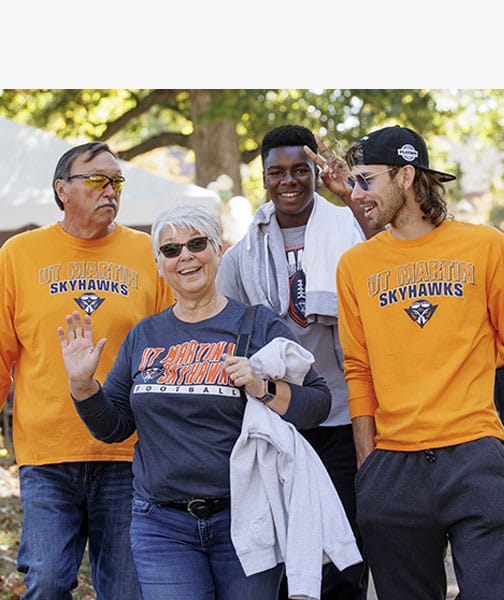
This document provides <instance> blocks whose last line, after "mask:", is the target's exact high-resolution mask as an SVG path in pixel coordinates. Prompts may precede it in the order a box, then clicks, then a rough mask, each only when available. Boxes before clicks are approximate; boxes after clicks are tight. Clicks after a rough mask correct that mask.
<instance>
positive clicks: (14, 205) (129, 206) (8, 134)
mask: <svg viewBox="0 0 504 600" xmlns="http://www.w3.org/2000/svg"><path fill="white" fill-rule="evenodd" d="M70 147H71V144H69V143H68V142H66V141H65V140H63V139H61V138H58V137H56V136H54V135H52V134H50V133H48V132H45V131H42V130H40V129H35V128H33V127H29V126H27V125H21V124H19V123H17V122H16V121H13V120H11V119H6V118H4V117H0V230H2V231H10V230H16V229H21V228H23V227H25V226H26V225H37V226H43V225H49V224H50V223H54V222H55V221H58V220H60V219H61V217H62V212H61V210H60V209H59V208H58V206H57V205H56V201H55V199H54V195H53V191H52V176H53V173H54V169H55V167H56V163H57V162H58V160H59V158H60V156H61V155H62V154H63V153H64V152H66V151H67V150H68V149H69V148H70ZM120 163H121V169H122V171H123V175H124V176H125V177H126V185H125V187H124V190H123V192H122V194H121V205H120V208H119V213H118V217H117V221H118V222H119V223H122V224H123V225H129V226H132V227H145V226H150V225H151V224H152V222H153V220H154V219H155V217H156V216H157V215H158V214H159V213H160V212H161V211H163V210H164V209H166V208H169V207H171V206H173V205H175V204H182V203H184V204H186V203H189V204H200V205H204V206H206V207H207V208H208V210H209V211H210V212H212V214H214V215H215V216H218V215H219V211H220V198H219V196H218V194H216V193H215V192H212V191H210V190H207V189H205V188H202V187H199V186H196V185H189V184H182V183H178V182H176V181H173V180H171V179H167V178H165V177H161V176H158V175H154V174H152V173H150V172H149V171H146V170H144V169H140V168H138V167H135V166H133V165H132V164H130V163H128V162H126V161H120Z"/></svg>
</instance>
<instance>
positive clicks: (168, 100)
mask: <svg viewBox="0 0 504 600" xmlns="http://www.w3.org/2000/svg"><path fill="white" fill-rule="evenodd" d="M499 92H500V90H455V91H449V90H424V89H417V90H408V89H389V90H381V89H369V90H366V89H357V90H351V89H333V90H328V89H320V90H317V89H314V90H312V89H275V90H265V89H245V90H234V89H223V90H218V89H215V90H192V89H173V90H163V89H159V90H156V89H46V90H43V89H37V90H31V89H28V90H17V89H5V90H2V91H1V92H0V115H3V116H7V117H10V118H14V119H16V120H18V121H20V122H23V123H26V124H30V125H33V126H36V127H40V128H43V129H47V130H50V131H52V132H54V133H55V134H57V135H58V136H60V137H62V138H65V139H68V140H70V141H73V140H76V139H78V140H81V141H82V140H103V141H107V142H108V143H109V144H110V145H111V146H112V147H113V148H114V150H116V151H117V152H118V153H119V155H120V157H121V158H123V159H124V160H132V159H134V158H135V157H139V156H141V155H144V154H146V153H148V152H150V151H152V150H155V149H157V148H167V147H168V148H170V147H179V148H182V149H184V150H187V151H189V152H190V156H192V157H193V161H194V164H195V178H194V179H195V183H197V184H198V185H202V186H206V185H207V184H208V183H209V182H210V181H213V180H215V179H216V178H217V177H218V176H219V175H221V174H222V173H227V174H228V175H230V176H231V178H232V179H233V182H234V190H233V191H234V193H235V194H240V193H242V190H243V187H242V176H241V173H242V171H243V169H242V167H243V166H244V165H249V164H251V163H252V161H254V160H255V159H256V158H257V156H258V154H259V144H260V140H261V139H262V136H263V135H264V133H265V132H266V131H267V130H268V129H270V128H272V127H275V126H277V125H280V124H283V123H299V124H302V125H305V126H307V127H309V128H311V129H312V130H314V131H315V132H317V133H319V134H320V135H321V137H322V138H323V139H324V141H326V142H327V143H328V144H329V146H330V147H332V148H337V147H338V144H342V146H343V147H346V146H347V145H348V144H350V143H352V142H353V141H355V140H357V139H359V138H360V137H361V136H362V135H363V134H364V133H365V132H367V131H369V130H370V129H372V128H373V127H376V126H380V127H381V126H385V125H391V124H394V123H400V124H402V125H406V126H411V127H413V128H414V129H417V130H418V131H421V132H422V134H423V135H424V136H425V137H426V138H427V139H429V138H430V137H431V136H434V135H439V134H443V133H448V134H449V135H450V136H451V137H453V136H456V139H463V136H464V135H468V134H469V133H470V132H471V131H472V132H474V131H475V128H477V131H478V132H481V136H485V137H486V138H487V139H491V138H492V136H494V140H495V143H496V144H498V143H500V142H502V141H503V140H502V138H503V136H504V127H502V125H503V115H504V100H503V99H502V97H501V94H500V93H499ZM458 115H464V118H465V120H464V121H463V122H462V123H461V124H460V125H459V119H458V118H456V117H458ZM499 124H500V127H499ZM446 166H449V163H448V164H447V165H446ZM454 168H455V165H454ZM252 177H253V175H252ZM256 179H257V176H256ZM258 184H260V182H258V181H254V185H256V186H257V185H258Z"/></svg>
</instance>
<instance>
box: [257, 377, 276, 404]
mask: <svg viewBox="0 0 504 600" xmlns="http://www.w3.org/2000/svg"><path fill="white" fill-rule="evenodd" d="M265 383H266V393H265V394H264V396H261V398H257V400H259V402H262V403H263V404H267V403H268V402H270V401H271V400H273V398H274V397H275V396H276V393H277V386H276V383H275V382H274V381H273V380H271V379H266V380H265Z"/></svg>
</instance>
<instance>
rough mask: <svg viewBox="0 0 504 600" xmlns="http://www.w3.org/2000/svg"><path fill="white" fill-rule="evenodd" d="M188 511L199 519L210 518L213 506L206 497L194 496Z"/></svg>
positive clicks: (188, 505) (189, 503)
mask: <svg viewBox="0 0 504 600" xmlns="http://www.w3.org/2000/svg"><path fill="white" fill-rule="evenodd" d="M187 512H188V513H189V514H191V515H192V516H193V517H197V518H198V519H208V517H209V516H210V515H211V514H212V507H211V505H210V504H209V503H208V500H205V499H204V498H193V499H192V500H191V501H190V502H188V504H187Z"/></svg>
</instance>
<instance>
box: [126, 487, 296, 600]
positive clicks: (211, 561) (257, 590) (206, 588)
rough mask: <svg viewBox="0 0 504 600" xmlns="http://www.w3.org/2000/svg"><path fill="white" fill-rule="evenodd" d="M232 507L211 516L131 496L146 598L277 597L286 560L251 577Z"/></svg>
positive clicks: (227, 599)
mask: <svg viewBox="0 0 504 600" xmlns="http://www.w3.org/2000/svg"><path fill="white" fill-rule="evenodd" d="M230 529H231V516H230V509H229V508H227V509H224V510H221V511H219V512H216V513H214V514H213V515H211V516H210V517H209V518H207V519H199V518H196V517H193V516H192V515H191V514H189V513H188V512H185V511H181V510H177V509H173V508H168V507H160V506H158V505H156V504H152V503H151V502H147V501H146V500H143V499H142V498H140V497H138V496H135V497H134V499H133V516H132V519H131V547H132V549H133V559H134V561H135V564H136V569H137V573H138V579H139V581H140V587H141V590H142V598H143V600H167V599H168V598H169V599H170V600H259V599H260V600H276V598H277V594H278V588H279V585H280V580H281V577H282V573H283V568H284V567H283V564H279V565H277V566H276V567H274V568H273V569H270V570H268V571H263V572H262V573H257V574H255V575H251V576H249V577H247V576H246V575H245V573H244V572H243V569H242V567H241V564H240V561H239V559H238V557H237V555H236V552H235V550H234V547H233V543H232V541H231V536H230Z"/></svg>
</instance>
